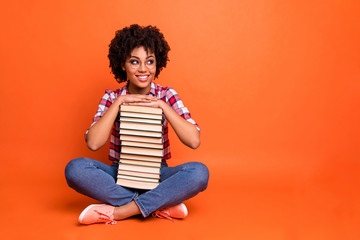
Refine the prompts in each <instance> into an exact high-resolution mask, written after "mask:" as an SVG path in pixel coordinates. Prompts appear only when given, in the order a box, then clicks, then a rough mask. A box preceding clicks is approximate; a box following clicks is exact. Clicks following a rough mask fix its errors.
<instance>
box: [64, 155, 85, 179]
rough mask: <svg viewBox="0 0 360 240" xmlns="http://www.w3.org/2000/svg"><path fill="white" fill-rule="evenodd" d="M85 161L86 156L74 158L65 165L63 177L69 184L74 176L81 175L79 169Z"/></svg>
mask: <svg viewBox="0 0 360 240" xmlns="http://www.w3.org/2000/svg"><path fill="white" fill-rule="evenodd" d="M86 162H87V160H86V158H75V159H73V160H71V161H70V162H69V163H68V164H67V165H66V167H65V178H66V181H67V183H68V185H69V186H70V185H71V183H72V182H73V181H74V180H75V179H76V178H78V177H79V176H81V172H82V170H81V169H83V167H84V164H85V163H86Z"/></svg>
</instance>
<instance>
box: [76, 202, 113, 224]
mask: <svg viewBox="0 0 360 240" xmlns="http://www.w3.org/2000/svg"><path fill="white" fill-rule="evenodd" d="M103 205H106V204H91V205H89V206H87V207H86V208H85V209H84V210H83V211H82V212H81V213H80V216H79V223H82V222H81V221H82V219H83V218H84V216H85V214H86V213H87V211H89V209H90V208H92V207H94V206H103Z"/></svg>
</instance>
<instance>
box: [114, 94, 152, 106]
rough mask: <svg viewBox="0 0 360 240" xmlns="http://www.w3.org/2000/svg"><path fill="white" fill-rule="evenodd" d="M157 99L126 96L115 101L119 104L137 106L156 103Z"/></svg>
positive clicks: (134, 95) (135, 95) (143, 96)
mask: <svg viewBox="0 0 360 240" xmlns="http://www.w3.org/2000/svg"><path fill="white" fill-rule="evenodd" d="M156 100H157V98H156V97H154V96H149V95H141V94H126V95H121V96H119V97H118V98H117V99H116V100H115V101H116V102H117V103H118V104H119V105H122V104H136V103H151V102H152V101H156Z"/></svg>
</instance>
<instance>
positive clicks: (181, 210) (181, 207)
mask: <svg viewBox="0 0 360 240" xmlns="http://www.w3.org/2000/svg"><path fill="white" fill-rule="evenodd" d="M187 215H188V211H187V208H186V206H185V204H183V203H180V204H178V205H175V206H173V207H169V208H165V209H162V210H157V211H155V212H154V213H153V215H152V216H153V217H158V218H165V219H169V220H171V221H174V220H173V219H172V218H185V217H186V216H187Z"/></svg>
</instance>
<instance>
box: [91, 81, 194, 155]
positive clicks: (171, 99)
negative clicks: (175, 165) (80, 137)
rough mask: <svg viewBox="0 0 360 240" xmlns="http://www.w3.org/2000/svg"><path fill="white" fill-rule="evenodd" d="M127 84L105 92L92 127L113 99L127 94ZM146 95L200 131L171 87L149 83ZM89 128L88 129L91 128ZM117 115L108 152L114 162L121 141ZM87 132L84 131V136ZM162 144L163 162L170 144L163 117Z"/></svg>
mask: <svg viewBox="0 0 360 240" xmlns="http://www.w3.org/2000/svg"><path fill="white" fill-rule="evenodd" d="M127 86H128V85H127V84H126V85H125V86H123V87H122V88H118V89H116V90H115V91H112V90H110V89H107V90H105V95H104V96H103V97H102V98H101V100H100V103H99V107H98V110H97V112H96V114H95V116H94V121H93V123H92V124H91V126H92V125H94V124H95V123H96V122H97V121H98V120H99V119H100V118H101V117H102V116H103V115H104V113H105V112H106V110H107V109H108V108H109V107H110V106H111V104H112V103H113V102H114V101H115V99H116V98H117V97H118V96H120V95H125V94H129V91H128V88H127ZM148 95H152V96H155V97H157V98H159V99H160V100H162V101H164V102H166V103H167V104H168V105H169V106H170V107H171V108H172V109H173V110H174V111H175V112H176V113H177V114H179V115H180V116H181V117H182V118H184V119H185V120H187V121H189V122H190V123H192V124H194V125H195V126H196V128H197V129H198V130H199V131H200V128H199V126H198V125H197V124H196V122H195V121H194V120H193V119H192V118H191V115H190V112H189V110H188V109H187V108H186V107H185V106H184V104H183V102H182V101H181V99H180V97H179V95H178V94H177V93H176V92H175V90H174V89H172V88H171V87H162V86H160V85H157V84H155V83H153V82H152V83H151V88H150V91H149V93H148ZM91 126H90V127H91ZM119 126H120V121H119V115H118V116H117V118H116V120H115V122H114V126H113V129H112V132H111V137H110V151H109V159H110V160H111V161H114V162H118V161H119V158H120V149H121V141H120V136H119ZM87 132H88V131H86V133H85V135H86V134H87ZM162 134H163V144H164V155H163V156H164V157H163V161H164V160H166V159H169V158H171V152H170V142H169V136H168V121H167V120H166V118H165V117H163V130H162Z"/></svg>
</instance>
